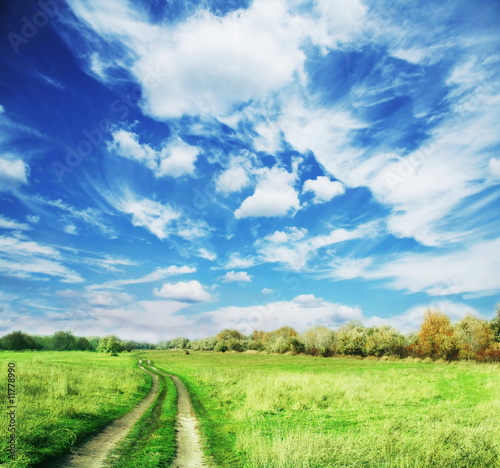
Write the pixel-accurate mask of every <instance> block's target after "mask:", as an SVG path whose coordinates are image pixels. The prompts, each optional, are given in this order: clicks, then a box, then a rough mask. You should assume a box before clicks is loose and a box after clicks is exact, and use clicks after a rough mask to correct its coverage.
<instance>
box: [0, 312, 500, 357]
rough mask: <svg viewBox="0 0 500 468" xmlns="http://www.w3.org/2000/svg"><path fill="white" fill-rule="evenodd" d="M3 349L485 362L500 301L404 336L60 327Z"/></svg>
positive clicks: (437, 315)
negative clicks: (155, 338) (90, 331)
mask: <svg viewBox="0 0 500 468" xmlns="http://www.w3.org/2000/svg"><path fill="white" fill-rule="evenodd" d="M0 349H5V350H13V351H22V350H46V351H73V350H80V351H97V352H104V353H109V354H118V353H120V352H122V351H132V350H133V349H183V350H189V349H192V350H198V351H218V352H226V351H235V352H243V351H249V350H250V351H254V352H259V351H264V352H270V353H280V354H285V353H288V354H307V355H312V356H325V357H326V356H359V357H370V356H372V357H374V358H383V357H384V356H392V357H398V358H403V357H413V358H421V359H426V358H427V359H433V360H437V359H442V360H446V361H451V360H457V359H466V360H476V361H480V362H500V304H499V305H498V306H497V310H496V317H495V318H494V319H493V320H491V321H487V320H482V319H479V318H477V317H474V316H472V315H466V316H465V317H464V318H463V319H462V320H460V321H459V322H457V323H455V324H452V323H451V320H450V318H449V317H448V316H447V315H446V314H444V313H443V312H441V311H439V310H434V309H429V310H427V311H426V312H425V314H424V319H423V322H422V324H421V326H420V329H419V331H418V332H416V333H412V334H410V335H403V334H402V333H400V332H399V331H397V330H396V329H394V328H392V327H390V326H387V325H383V326H380V327H376V326H374V327H366V326H364V325H363V324H362V323H361V322H360V321H359V320H353V321H351V322H348V323H346V324H345V325H343V326H341V327H340V328H338V329H337V330H331V329H329V328H326V327H322V326H314V327H312V328H310V329H309V330H307V331H306V332H304V333H301V334H300V333H298V332H297V331H296V330H294V329H293V328H292V327H281V328H279V329H277V330H274V331H270V332H265V331H258V330H256V331H254V332H253V333H252V334H251V335H250V336H245V335H243V334H242V333H241V332H239V331H238V330H234V329H225V330H222V331H221V332H220V333H218V334H217V335H216V336H213V337H209V338H203V339H199V340H189V339H188V338H183V337H179V338H175V339H173V340H167V341H161V342H160V343H158V344H157V345H153V344H150V343H145V342H137V341H132V340H127V341H123V340H121V339H119V338H118V337H116V336H115V335H108V336H106V337H103V338H101V337H77V336H74V335H73V334H72V333H71V332H67V331H58V332H56V333H54V334H53V335H51V336H36V335H35V336H31V335H28V334H27V333H24V332H22V331H15V332H12V333H9V334H8V335H5V336H3V337H2V338H0Z"/></svg>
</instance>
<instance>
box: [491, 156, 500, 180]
mask: <svg viewBox="0 0 500 468" xmlns="http://www.w3.org/2000/svg"><path fill="white" fill-rule="evenodd" d="M488 169H489V171H490V174H491V176H492V177H493V178H495V179H500V158H491V159H490V161H489V163H488Z"/></svg>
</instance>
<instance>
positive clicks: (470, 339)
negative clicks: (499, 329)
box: [455, 314, 494, 359]
mask: <svg viewBox="0 0 500 468" xmlns="http://www.w3.org/2000/svg"><path fill="white" fill-rule="evenodd" d="M455 334H456V337H457V344H458V348H459V354H458V357H459V358H460V359H477V357H478V356H480V355H482V353H483V352H484V351H485V350H486V349H487V348H489V347H490V346H491V345H492V344H493V341H494V335H493V330H492V329H491V327H490V326H489V324H488V322H486V321H484V320H481V319H478V318H477V317H473V316H472V315H470V314H467V315H466V316H465V317H464V318H463V319H462V320H461V321H460V322H458V323H457V324H456V326H455Z"/></svg>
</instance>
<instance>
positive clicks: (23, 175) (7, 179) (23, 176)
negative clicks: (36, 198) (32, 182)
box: [0, 157, 29, 191]
mask: <svg viewBox="0 0 500 468" xmlns="http://www.w3.org/2000/svg"><path fill="white" fill-rule="evenodd" d="M28 172H29V170H28V166H27V165H26V164H25V163H24V161H22V160H21V159H15V158H4V157H0V191H6V190H13V189H16V188H18V187H19V186H20V185H23V184H27V183H28Z"/></svg>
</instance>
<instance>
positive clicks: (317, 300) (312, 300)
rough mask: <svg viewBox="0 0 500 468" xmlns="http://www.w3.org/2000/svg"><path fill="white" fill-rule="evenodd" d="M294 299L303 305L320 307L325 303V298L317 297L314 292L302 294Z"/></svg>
mask: <svg viewBox="0 0 500 468" xmlns="http://www.w3.org/2000/svg"><path fill="white" fill-rule="evenodd" d="M292 300H293V302H296V303H297V304H300V305H301V306H303V307H320V306H322V305H324V304H325V301H324V299H323V298H321V297H316V296H315V295H314V294H300V295H299V296H297V297H295V298H293V299H292Z"/></svg>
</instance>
